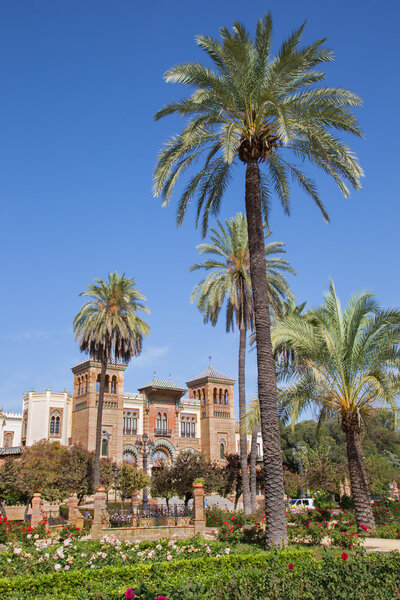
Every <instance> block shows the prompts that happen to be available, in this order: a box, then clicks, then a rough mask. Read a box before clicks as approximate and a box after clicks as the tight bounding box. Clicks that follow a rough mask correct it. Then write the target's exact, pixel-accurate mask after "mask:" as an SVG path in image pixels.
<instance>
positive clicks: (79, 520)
mask: <svg viewBox="0 0 400 600" xmlns="http://www.w3.org/2000/svg"><path fill="white" fill-rule="evenodd" d="M67 505H68V525H74V526H75V527H79V529H82V527H83V517H82V515H81V511H80V510H79V508H78V496H77V494H72V495H71V496H70V497H69V498H68V500H67Z"/></svg>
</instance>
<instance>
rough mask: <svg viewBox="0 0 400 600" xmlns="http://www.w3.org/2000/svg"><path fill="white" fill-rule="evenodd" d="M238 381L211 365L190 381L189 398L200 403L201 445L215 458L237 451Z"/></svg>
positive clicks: (187, 383) (209, 455)
mask: <svg viewBox="0 0 400 600" xmlns="http://www.w3.org/2000/svg"><path fill="white" fill-rule="evenodd" d="M234 383H235V380H234V379H232V378H231V377H229V376H228V375H225V373H222V372H221V371H218V370H217V369H215V368H214V367H213V366H212V365H211V360H210V364H209V366H208V368H207V369H205V370H204V371H202V372H201V373H199V374H198V375H196V376H195V377H193V378H192V379H190V380H189V381H187V382H186V385H187V386H188V388H189V399H191V398H193V399H195V400H196V399H197V400H198V401H199V402H200V427H201V448H202V450H203V452H204V454H205V455H206V456H208V457H209V458H211V459H212V460H223V459H224V457H225V456H226V454H233V453H235V452H236V447H235V409H234V399H233V386H234Z"/></svg>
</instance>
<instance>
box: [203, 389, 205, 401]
mask: <svg viewBox="0 0 400 600" xmlns="http://www.w3.org/2000/svg"><path fill="white" fill-rule="evenodd" d="M205 403H206V392H205V391H204V389H203V404H205Z"/></svg>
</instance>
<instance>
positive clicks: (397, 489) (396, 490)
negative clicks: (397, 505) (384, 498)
mask: <svg viewBox="0 0 400 600" xmlns="http://www.w3.org/2000/svg"><path fill="white" fill-rule="evenodd" d="M393 496H394V499H395V500H398V499H399V487H398V485H397V481H393Z"/></svg>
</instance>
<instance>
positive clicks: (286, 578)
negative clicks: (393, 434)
mask: <svg viewBox="0 0 400 600" xmlns="http://www.w3.org/2000/svg"><path fill="white" fill-rule="evenodd" d="M290 564H293V569H292V570H291V569H290V568H289V565H290ZM139 583H145V584H146V585H147V586H151V587H152V589H153V590H154V595H155V596H156V595H157V594H163V595H164V596H166V597H167V598H168V600H239V599H240V600H314V599H315V600H316V599H323V600H397V599H398V598H399V594H400V555H399V554H398V553H392V554H389V555H384V554H370V555H355V556H352V557H350V558H349V559H348V560H343V559H342V558H341V556H339V557H333V556H332V555H331V554H330V553H325V555H324V556H323V558H322V559H319V560H316V559H315V558H314V555H313V553H312V551H311V550H303V549H299V550H293V549H284V550H279V551H275V552H270V553H265V552H264V553H259V554H253V555H229V556H222V557H221V558H217V559H216V558H194V559H193V560H190V561H189V560H182V561H181V560H179V561H178V560H175V561H171V562H164V563H156V564H153V565H152V564H148V563H147V564H143V565H137V564H136V565H131V566H129V565H127V566H123V567H104V568H102V569H90V570H85V571H72V572H58V573H54V574H50V575H42V576H39V577H35V578H29V577H13V578H2V579H0V598H1V599H2V600H22V599H23V600H50V599H51V600H54V599H57V600H122V599H123V598H124V592H125V590H126V588H127V587H136V586H137V585H138V584H139Z"/></svg>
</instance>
